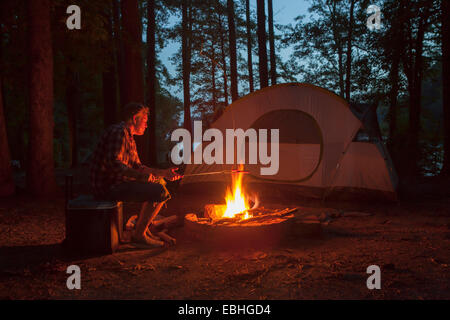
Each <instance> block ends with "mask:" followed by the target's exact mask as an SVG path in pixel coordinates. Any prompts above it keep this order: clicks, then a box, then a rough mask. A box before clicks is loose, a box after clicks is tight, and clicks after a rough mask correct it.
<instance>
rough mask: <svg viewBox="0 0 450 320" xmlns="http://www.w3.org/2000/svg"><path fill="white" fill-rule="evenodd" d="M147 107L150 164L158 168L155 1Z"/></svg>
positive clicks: (150, 7)
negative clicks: (148, 111)
mask: <svg viewBox="0 0 450 320" xmlns="http://www.w3.org/2000/svg"><path fill="white" fill-rule="evenodd" d="M147 21H148V24H147V68H148V71H147V90H148V91H147V105H148V107H149V110H150V114H149V121H150V125H149V127H148V129H147V130H148V135H149V164H150V165H152V166H156V165H157V162H158V158H157V145H156V125H157V122H156V67H155V63H156V51H155V35H156V23H155V0H148V1H147Z"/></svg>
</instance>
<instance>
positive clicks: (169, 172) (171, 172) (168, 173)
mask: <svg viewBox="0 0 450 320" xmlns="http://www.w3.org/2000/svg"><path fill="white" fill-rule="evenodd" d="M177 170H178V168H177V167H173V168H169V169H166V170H164V174H163V178H164V179H167V180H169V181H175V180H178V179H181V178H183V176H182V175H180V174H179V173H177Z"/></svg>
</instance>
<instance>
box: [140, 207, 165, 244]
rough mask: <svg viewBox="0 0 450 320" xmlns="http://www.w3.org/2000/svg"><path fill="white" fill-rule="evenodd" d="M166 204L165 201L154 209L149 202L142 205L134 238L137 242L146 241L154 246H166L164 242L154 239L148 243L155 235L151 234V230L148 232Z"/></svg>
mask: <svg viewBox="0 0 450 320" xmlns="http://www.w3.org/2000/svg"><path fill="white" fill-rule="evenodd" d="M164 203H165V201H163V202H159V203H157V205H156V207H155V208H154V209H153V208H152V207H151V206H150V205H149V203H148V202H144V203H143V204H142V208H141V212H140V213H139V216H138V219H137V221H136V227H135V230H134V238H135V239H136V240H140V241H142V240H144V241H145V242H147V243H150V244H154V245H159V244H160V245H164V242H162V241H159V240H156V239H154V238H153V239H151V240H150V241H148V239H150V237H152V236H153V235H152V234H151V233H150V230H147V228H148V226H149V225H150V224H151V223H152V221H153V219H155V217H156V216H157V215H158V213H159V211H160V210H161V208H162V207H163V205H164Z"/></svg>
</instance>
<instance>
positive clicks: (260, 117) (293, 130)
mask: <svg viewBox="0 0 450 320" xmlns="http://www.w3.org/2000/svg"><path fill="white" fill-rule="evenodd" d="M211 127H212V128H216V129H219V130H220V131H221V132H222V133H223V134H224V136H225V130H226V129H236V128H242V129H243V130H247V129H248V128H254V129H257V130H258V129H269V130H270V129H274V128H279V170H278V173H277V174H275V175H271V176H267V175H266V176H265V175H261V173H260V170H259V169H260V167H261V166H263V167H264V165H262V164H245V167H244V169H245V170H248V171H249V174H246V175H245V179H244V183H245V188H246V190H247V191H249V192H255V193H258V194H262V195H263V196H264V197H267V196H268V197H273V196H275V197H282V198H285V197H289V198H292V197H294V198H297V197H313V198H322V199H328V198H338V199H342V198H354V197H357V198H359V199H360V198H361V197H362V196H364V197H366V196H368V197H370V198H376V199H382V198H384V199H390V200H395V199H396V188H397V183H398V178H397V175H396V172H395V170H394V167H393V164H392V161H391V158H390V156H389V153H388V152H387V149H386V147H385V146H384V144H383V142H382V139H381V135H380V130H379V127H378V121H377V116H376V106H369V105H363V104H351V105H350V104H349V103H347V102H346V101H345V100H344V99H342V98H341V97H339V96H337V95H335V94H334V93H332V92H330V91H328V90H326V89H323V88H320V87H317V86H314V85H311V84H305V83H289V84H278V85H274V86H271V87H267V88H264V89H262V90H259V91H256V92H253V93H251V94H249V95H247V96H244V97H242V98H241V99H239V100H237V101H235V102H233V103H232V104H231V105H229V106H228V107H227V108H226V109H225V111H224V113H223V114H222V115H221V116H220V117H219V118H218V119H217V120H216V121H215V122H214V123H213V124H212V125H211ZM203 144H204V145H205V142H204V143H203ZM240 147H247V148H248V147H249V146H248V141H247V140H246V141H245V146H237V147H236V148H240ZM247 150H248V149H247ZM269 150H270V148H269ZM236 168H237V166H236V165H230V164H215V163H214V164H209V165H208V164H205V163H202V164H188V165H187V166H186V169H185V175H186V177H185V178H184V179H183V181H182V183H181V190H182V191H184V192H195V193H199V192H200V193H203V194H204V193H216V194H217V193H218V192H219V193H220V194H222V192H223V191H222V190H224V189H225V187H226V186H227V185H230V182H231V175H230V174H209V175H196V176H189V175H190V174H194V173H195V174H197V173H208V172H220V171H228V170H231V169H236Z"/></svg>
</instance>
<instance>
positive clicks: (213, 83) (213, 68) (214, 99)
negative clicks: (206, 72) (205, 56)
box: [211, 41, 217, 112]
mask: <svg viewBox="0 0 450 320" xmlns="http://www.w3.org/2000/svg"><path fill="white" fill-rule="evenodd" d="M215 51H216V50H215V48H214V42H212V41H211V57H212V59H211V86H212V107H213V112H216V111H217V96H216V62H215V59H214V57H215V55H216V52H215Z"/></svg>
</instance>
